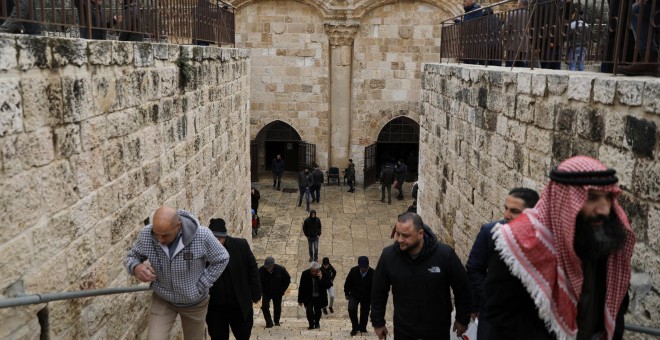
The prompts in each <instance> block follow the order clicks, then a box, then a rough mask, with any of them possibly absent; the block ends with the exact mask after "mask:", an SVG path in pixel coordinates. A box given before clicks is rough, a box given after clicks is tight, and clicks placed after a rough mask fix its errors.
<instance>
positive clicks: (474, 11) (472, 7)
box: [454, 0, 483, 64]
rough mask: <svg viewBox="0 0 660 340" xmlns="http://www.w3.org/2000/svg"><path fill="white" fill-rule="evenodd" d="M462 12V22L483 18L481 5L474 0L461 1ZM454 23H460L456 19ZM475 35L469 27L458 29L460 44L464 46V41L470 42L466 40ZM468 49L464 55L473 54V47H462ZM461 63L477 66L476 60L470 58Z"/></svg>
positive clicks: (472, 28) (474, 50)
mask: <svg viewBox="0 0 660 340" xmlns="http://www.w3.org/2000/svg"><path fill="white" fill-rule="evenodd" d="M463 10H464V11H465V15H464V16H463V22H466V21H470V20H474V19H477V18H481V17H482V16H483V11H482V10H481V5H479V4H478V3H476V2H474V0H463ZM454 22H455V23H457V24H458V23H461V20H460V19H458V18H456V19H454ZM475 34H477V33H476V32H475V31H474V27H470V26H462V27H461V29H460V39H461V40H462V42H463V43H464V44H465V43H466V40H471V39H468V38H469V36H472V35H475ZM466 47H467V49H468V51H467V53H464V54H474V53H475V52H476V48H475V45H473V46H470V45H469V44H467V46H466V45H464V46H463V48H466ZM463 63H465V64H478V63H479V62H478V60H476V59H472V58H465V59H463Z"/></svg>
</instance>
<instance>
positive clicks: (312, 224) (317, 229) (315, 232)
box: [303, 217, 321, 237]
mask: <svg viewBox="0 0 660 340" xmlns="http://www.w3.org/2000/svg"><path fill="white" fill-rule="evenodd" d="M303 233H304V234H305V236H306V237H317V236H321V219H320V218H318V217H314V218H311V217H307V218H306V219H305V221H304V222H303Z"/></svg>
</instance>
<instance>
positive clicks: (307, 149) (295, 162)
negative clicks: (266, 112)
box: [250, 120, 316, 181]
mask: <svg viewBox="0 0 660 340" xmlns="http://www.w3.org/2000/svg"><path fill="white" fill-rule="evenodd" d="M250 154H251V155H250V160H251V163H252V164H251V169H252V181H258V180H259V178H258V177H257V176H258V173H259V172H260V171H270V170H271V161H272V160H273V159H274V158H275V157H276V156H277V155H282V159H284V164H285V170H286V171H295V172H297V171H298V170H299V169H300V167H301V164H302V165H303V166H306V165H307V164H308V163H309V164H311V163H313V162H314V161H315V155H316V148H315V145H314V144H309V143H306V142H304V141H303V140H302V138H300V134H298V132H297V131H296V129H294V128H293V127H292V126H291V125H289V124H287V123H285V122H283V121H280V120H276V121H273V122H271V123H268V124H267V125H266V126H264V127H263V128H262V129H261V131H259V133H258V134H257V137H256V138H255V139H254V140H253V141H252V142H251V145H250Z"/></svg>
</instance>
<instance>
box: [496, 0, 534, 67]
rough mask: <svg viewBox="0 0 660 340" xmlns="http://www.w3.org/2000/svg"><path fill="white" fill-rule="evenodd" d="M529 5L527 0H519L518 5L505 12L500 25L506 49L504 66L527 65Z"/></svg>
mask: <svg viewBox="0 0 660 340" xmlns="http://www.w3.org/2000/svg"><path fill="white" fill-rule="evenodd" d="M527 6H529V1H528V0H519V1H518V7H517V8H516V9H515V10H513V11H511V12H509V13H507V16H506V19H505V20H504V25H503V26H502V38H503V40H504V50H505V51H506V63H505V65H506V67H511V66H514V67H527V58H528V57H529V56H528V53H529V31H528V29H529V25H528V24H529V11H528V10H527Z"/></svg>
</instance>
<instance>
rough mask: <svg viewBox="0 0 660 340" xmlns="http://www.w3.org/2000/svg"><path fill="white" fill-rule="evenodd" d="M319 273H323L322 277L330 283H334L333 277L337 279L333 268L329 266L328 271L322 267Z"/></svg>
mask: <svg viewBox="0 0 660 340" xmlns="http://www.w3.org/2000/svg"><path fill="white" fill-rule="evenodd" d="M321 271H322V272H323V276H325V277H327V278H328V279H329V280H330V281H332V282H335V277H337V271H336V270H335V267H333V266H332V265H331V264H329V265H328V269H325V268H323V266H321Z"/></svg>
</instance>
